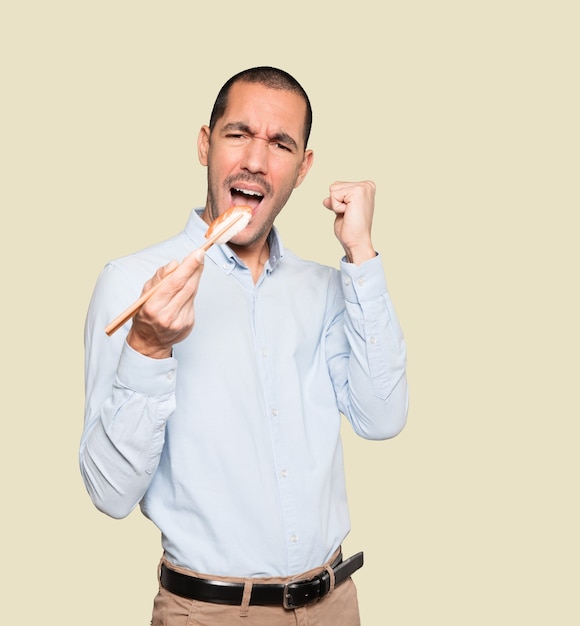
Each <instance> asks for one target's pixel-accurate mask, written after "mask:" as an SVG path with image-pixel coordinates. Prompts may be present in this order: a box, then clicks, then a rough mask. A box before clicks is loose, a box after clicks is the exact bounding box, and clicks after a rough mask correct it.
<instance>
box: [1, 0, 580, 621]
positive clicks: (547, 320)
mask: <svg viewBox="0 0 580 626" xmlns="http://www.w3.org/2000/svg"><path fill="white" fill-rule="evenodd" d="M577 6H578V5H577V3H576V2H572V1H570V2H564V1H561V0H551V1H550V2H548V1H544V2H542V1H523V0H522V1H520V2H518V1H515V0H503V1H501V2H499V1H494V0H488V1H487V2H483V1H479V2H469V1H463V2H461V1H451V0H442V1H440V2H435V1H428V0H415V1H412V0H411V1H409V2H390V1H387V2H379V1H375V2H371V1H369V0H360V1H359V2H349V3H345V2H320V3H315V2H312V1H309V2H305V1H302V0H295V1H294V2H291V3H272V2H266V1H260V2H247V3H240V2H231V1H225V2H220V3H210V2H206V3H200V2H194V1H190V2H186V1H183V0H181V1H175V2H172V1H168V2H165V3H161V2H151V1H141V2H137V1H129V0H116V1H115V2H111V1H110V0H101V1H100V2H82V1H69V2H66V1H64V0H53V1H52V2H40V1H30V2H25V1H23V2H18V3H17V2H12V3H5V4H4V5H3V8H2V9H0V47H1V50H0V52H1V55H0V59H1V61H0V62H1V63H2V73H1V87H2V97H1V99H0V107H1V110H2V114H1V116H0V124H1V135H0V150H1V163H0V165H1V167H0V176H1V185H0V193H1V206H2V229H1V236H2V246H1V248H0V249H1V254H2V270H3V271H2V274H3V276H2V327H3V333H2V353H3V358H2V361H3V374H2V388H3V389H2V398H3V411H2V412H3V428H2V431H3V436H2V454H1V455H0V462H1V464H2V465H1V471H0V475H1V477H2V519H3V522H2V537H3V550H2V552H3V566H2V567H1V568H0V576H1V583H2V590H3V591H2V597H3V603H2V609H0V615H1V616H0V621H1V622H2V623H4V624H24V623H30V622H32V621H38V619H39V618H40V619H42V620H43V621H44V620H48V622H49V623H54V624H66V625H68V624H70V625H73V624H81V623H82V624H83V625H84V626H97V625H99V626H100V625H102V624H114V625H116V624H119V625H123V626H138V625H143V624H148V623H149V619H150V610H151V602H152V599H153V596H154V594H155V589H156V580H155V569H156V565H157V561H158V558H159V556H160V544H159V537H158V533H157V530H156V529H155V528H154V527H153V525H152V524H151V523H150V522H148V521H147V520H145V519H144V518H143V517H142V516H141V514H140V513H139V512H138V511H136V512H135V513H133V514H132V515H131V516H129V518H127V519H126V520H123V521H114V520H112V519H109V518H107V517H105V516H104V515H102V514H101V513H99V512H97V510H96V509H94V508H93V506H92V504H91V503H90V501H89V498H88V496H87V495H86V493H85V490H84V487H83V485H82V482H81V479H80V475H79V472H78V462H77V449H78V441H79V437H80V434H81V427H82V413H83V372H82V370H83V345H82V342H83V339H82V332H83V324H84V316H85V311H86V307H87V304H88V300H89V297H90V294H91V291H92V288H93V285H94V282H95V280H96V277H97V275H98V272H99V271H100V269H101V268H102V266H103V265H104V263H105V262H106V261H107V260H109V259H110V258H112V257H116V256H119V255H123V254H126V253H129V252H132V251H134V250H136V249H139V248H141V247H144V246H146V245H149V244H151V243H153V242H155V241H158V240H160V239H163V238H165V237H168V236H170V235H173V234H174V233H176V232H177V231H179V230H180V229H181V228H182V227H183V225H184V224H185V221H186V219H187V216H188V214H189V211H190V209H191V207H193V206H197V205H200V204H202V203H203V202H204V199H205V170H204V169H203V168H201V166H199V164H198V162H197V156H196V149H195V142H196V137H197V131H198V129H199V127H200V126H201V125H202V124H203V123H206V122H207V120H208V116H209V111H210V108H211V105H212V103H213V99H214V97H215V95H216V93H217V91H218V89H219V87H220V86H221V84H222V83H223V82H224V81H225V80H226V79H227V78H228V77H229V76H230V75H232V74H234V73H235V72H237V71H239V70H241V69H243V68H245V67H248V66H252V65H261V64H270V65H276V66H280V67H283V68H284V69H287V70H288V71H290V72H291V73H293V74H294V75H295V76H296V77H297V78H298V79H299V80H300V81H301V82H302V83H303V85H304V87H305V88H306V90H307V91H308V92H309V94H310V95H311V98H312V102H313V106H314V130H313V134H312V141H311V147H312V148H313V149H314V150H315V164H314V167H313V169H312V170H311V172H310V174H309V176H308V178H307V180H306V181H305V183H304V184H303V186H302V187H301V188H300V189H299V190H298V191H297V192H296V194H295V195H294V196H293V198H292V199H291V202H290V203H289V205H288V206H287V208H286V209H285V212H284V213H283V214H282V216H281V218H280V221H279V226H280V227H281V229H282V231H283V234H284V238H285V242H286V244H287V246H288V247H290V248H292V249H293V250H294V251H296V252H297V253H299V254H301V255H304V256H306V257H310V258H313V259H316V260H318V261H321V262H325V263H328V264H331V265H336V264H337V263H338V259H339V256H340V248H339V246H338V243H337V242H336V241H335V239H334V235H333V233H332V219H331V215H330V214H329V213H328V212H327V211H326V210H325V209H324V208H323V207H322V204H321V202H322V199H323V198H324V197H325V195H326V193H327V189H328V185H329V184H330V183H331V182H332V181H334V180H336V179H346V180H357V179H363V178H371V179H374V180H375V181H376V183H377V186H378V193H377V209H376V220H375V223H376V225H375V242H374V243H375V246H376V248H377V249H378V250H380V252H381V254H382V256H383V260H384V264H385V268H386V272H387V277H388V282H389V286H390V290H391V293H392V297H393V300H394V302H395V305H396V309H397V311H398V314H399V317H400V320H401V324H402V326H403V329H404V332H405V336H406V339H407V344H408V351H409V380H410V386H411V409H410V414H409V422H408V426H407V428H406V429H405V431H404V432H403V433H402V434H401V435H400V436H399V437H397V438H396V439H394V440H391V441H388V442H381V443H377V442H367V441H363V440H359V439H356V438H355V437H353V436H351V434H350V433H349V432H348V430H347V429H345V448H346V461H347V471H348V485H349V491H350V503H351V510H352V522H353V531H352V533H351V535H350V537H349V538H348V540H347V542H346V546H345V551H346V552H347V553H352V552H354V551H357V550H361V549H362V550H364V551H365V553H366V560H367V563H366V565H365V567H364V569H363V570H361V571H360V572H359V573H357V574H356V582H357V584H358V587H359V597H360V602H361V611H362V617H363V624H364V625H365V626H383V625H389V624H393V625H394V624H396V625H397V626H419V625H421V626H423V625H426V624H436V625H442V626H443V625H445V626H465V625H469V626H479V625H482V626H483V625H486V626H488V625H489V624H501V625H510V626H511V625H514V624H518V625H519V624H526V625H527V626H530V625H538V626H540V625H541V626H545V625H547V624H556V625H558V626H565V625H576V624H578V623H580V608H579V604H578V583H579V570H578V563H579V561H580V550H579V540H578V529H579V525H580V515H579V512H578V504H577V501H578V475H579V472H578V470H579V463H578V453H577V447H578V439H579V436H580V428H579V426H578V419H579V417H580V412H579V403H578V398H577V396H578V380H577V379H578V373H579V368H578V348H579V341H578V339H579V336H578V330H577V321H578V315H579V313H580V311H579V306H578V295H577V290H578V266H579V264H578V261H579V259H578V225H577V213H578V210H579V208H580V207H579V204H580V203H579V200H580V194H579V190H578V174H579V146H580V132H579V131H580V127H579V116H578V111H580V98H579V90H578V76H579V74H578V69H579V68H578V59H579V53H580V46H579V44H578V24H579V21H578V18H579V17H580V16H579V11H578V10H577V8H576V7H577ZM297 297H300V295H299V294H297ZM304 306H308V303H307V302H305V303H304Z"/></svg>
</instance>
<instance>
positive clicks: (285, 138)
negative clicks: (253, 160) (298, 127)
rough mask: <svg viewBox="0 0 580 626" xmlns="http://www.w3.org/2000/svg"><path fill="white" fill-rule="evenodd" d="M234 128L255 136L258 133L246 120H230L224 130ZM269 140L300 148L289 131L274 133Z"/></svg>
mask: <svg viewBox="0 0 580 626" xmlns="http://www.w3.org/2000/svg"><path fill="white" fill-rule="evenodd" d="M232 130H238V131H241V132H243V133H246V134H248V135H252V136H253V137H255V136H256V133H255V132H254V131H253V130H252V129H251V128H250V127H249V126H248V125H247V124H245V123H244V122H230V123H229V124H226V125H225V126H224V127H223V128H222V132H228V131H232ZM268 141H279V142H280V143H283V144H287V145H290V146H292V147H294V148H295V149H296V150H297V149H298V144H297V143H296V141H295V140H294V139H293V138H292V137H291V136H290V135H289V134H288V133H284V132H279V133H274V134H273V135H271V136H270V137H268Z"/></svg>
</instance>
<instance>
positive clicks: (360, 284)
mask: <svg viewBox="0 0 580 626" xmlns="http://www.w3.org/2000/svg"><path fill="white" fill-rule="evenodd" d="M365 282H366V281H365V279H364V278H359V279H358V280H357V283H358V284H359V287H362V286H363V285H364V284H365Z"/></svg>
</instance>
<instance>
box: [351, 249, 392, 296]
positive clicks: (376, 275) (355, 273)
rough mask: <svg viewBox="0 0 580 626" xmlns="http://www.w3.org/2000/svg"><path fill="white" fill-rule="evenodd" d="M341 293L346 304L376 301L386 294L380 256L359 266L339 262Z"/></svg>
mask: <svg viewBox="0 0 580 626" xmlns="http://www.w3.org/2000/svg"><path fill="white" fill-rule="evenodd" d="M340 274H341V279H342V280H341V282H342V293H343V295H344V299H345V300H346V301H347V302H364V301H369V300H376V299H377V298H379V297H381V296H383V295H384V294H385V293H386V292H387V281H386V279H385V272H384V270H383V263H382V260H381V257H380V255H379V254H378V253H377V255H376V256H375V257H374V258H373V259H369V260H368V261H365V262H364V263H362V264H361V265H355V264H354V263H348V262H347V261H346V258H344V257H343V258H342V260H341V261H340Z"/></svg>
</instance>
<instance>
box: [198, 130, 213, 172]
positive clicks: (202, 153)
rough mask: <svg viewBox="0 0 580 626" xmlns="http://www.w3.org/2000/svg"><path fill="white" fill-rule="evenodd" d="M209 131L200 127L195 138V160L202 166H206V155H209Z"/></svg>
mask: <svg viewBox="0 0 580 626" xmlns="http://www.w3.org/2000/svg"><path fill="white" fill-rule="evenodd" d="M210 134H211V131H210V130H209V126H202V127H201V128H200V130H199V135H198V136H197V158H198V159H199V162H200V163H201V164H202V165H203V166H207V155H208V153H209V136H210Z"/></svg>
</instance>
